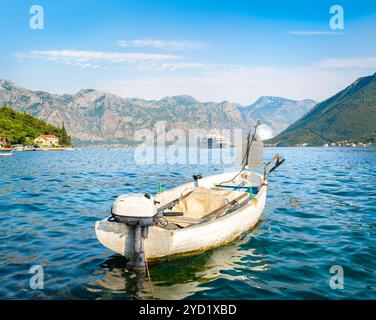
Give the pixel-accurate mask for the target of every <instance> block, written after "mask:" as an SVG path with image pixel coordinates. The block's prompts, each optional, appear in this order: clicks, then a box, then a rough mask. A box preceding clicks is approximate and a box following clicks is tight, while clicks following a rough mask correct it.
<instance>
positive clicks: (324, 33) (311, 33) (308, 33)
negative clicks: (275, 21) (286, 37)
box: [288, 31, 343, 36]
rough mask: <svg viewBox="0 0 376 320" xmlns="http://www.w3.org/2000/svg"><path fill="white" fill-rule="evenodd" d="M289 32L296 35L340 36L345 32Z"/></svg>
mask: <svg viewBox="0 0 376 320" xmlns="http://www.w3.org/2000/svg"><path fill="white" fill-rule="evenodd" d="M288 34H292V35H296V36H339V35H342V34H343V33H342V32H339V31H289V32H288Z"/></svg>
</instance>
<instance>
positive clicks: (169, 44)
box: [117, 39, 207, 50]
mask: <svg viewBox="0 0 376 320" xmlns="http://www.w3.org/2000/svg"><path fill="white" fill-rule="evenodd" d="M117 44H118V46H119V47H123V48H129V47H133V48H144V47H152V48H156V49H165V50H194V49H202V48H206V47H207V45H206V44H204V43H202V42H198V41H180V40H157V39H135V40H119V41H118V42H117Z"/></svg>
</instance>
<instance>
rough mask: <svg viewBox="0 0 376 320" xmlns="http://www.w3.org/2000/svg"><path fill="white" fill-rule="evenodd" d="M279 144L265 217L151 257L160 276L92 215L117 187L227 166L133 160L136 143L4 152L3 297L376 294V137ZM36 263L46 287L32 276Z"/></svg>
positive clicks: (174, 181)
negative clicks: (200, 245) (249, 227)
mask: <svg viewBox="0 0 376 320" xmlns="http://www.w3.org/2000/svg"><path fill="white" fill-rule="evenodd" d="M275 152H279V153H281V154H283V155H284V156H285V158H286V162H285V164H284V165H283V166H282V167H281V168H280V169H278V170H277V171H276V172H275V173H274V174H273V175H272V176H271V177H270V179H269V184H270V189H269V193H268V198H267V204H266V207H265V210H264V213H263V215H262V218H261V221H260V223H259V224H258V225H257V227H256V228H255V229H254V230H253V231H252V232H250V233H248V234H247V235H245V236H244V237H242V238H241V239H240V240H239V241H237V242H235V243H233V244H230V245H227V246H225V247H222V248H218V249H215V250H212V251H209V252H206V253H204V254H201V255H199V256H195V257H189V258H182V259H176V260H172V261H163V262H161V263H158V264H156V265H154V266H152V267H151V269H150V272H151V282H152V285H150V283H149V282H148V281H147V280H146V279H142V278H137V277H136V276H135V275H134V274H132V273H129V272H128V271H127V269H126V268H125V265H126V261H125V260H124V258H122V257H121V256H118V255H114V254H113V253H111V252H110V251H109V250H108V249H106V248H104V247H103V246H102V245H101V244H100V243H99V242H98V241H97V239H96V237H95V233H94V228H93V227H94V222H95V221H96V220H98V219H103V218H105V217H106V216H108V213H109V210H110V206H111V203H112V201H113V200H114V199H115V197H116V196H117V195H120V194H123V193H129V192H151V193H155V192H156V191H157V187H158V183H159V182H162V183H163V185H164V186H165V187H172V186H176V185H179V184H181V183H183V182H186V181H187V180H190V179H191V178H190V177H191V176H192V174H194V173H202V174H204V175H208V174H213V173H219V172H221V171H223V170H224V169H226V168H223V167H216V168H214V167H208V166H194V165H175V166H172V165H158V166H144V165H139V166H137V165H136V164H135V163H134V160H133V150H132V149H111V150H105V149H83V150H78V151H73V152H72V151H70V152H45V153H43V152H30V153H16V154H14V156H13V157H2V158H0V298H1V299H82V298H83V299H132V298H153V297H155V298H161V299H171V298H174V299H183V298H191V299H375V298H376V275H375V261H376V250H375V249H376V244H375V235H376V218H375V213H376V173H375V160H376V148H333V149H331V148H283V149H275V148H267V149H266V150H265V153H266V155H265V158H270V157H271V156H272V155H273V154H274V153H275ZM34 265H41V266H43V270H44V289H43V290H32V289H31V288H30V284H29V281H30V277H31V276H32V274H29V270H30V268H31V267H32V266H34ZM333 265H339V266H342V267H343V270H344V289H343V290H333V289H331V288H330V286H329V280H330V277H331V276H332V275H331V274H330V273H329V269H330V267H331V266H333ZM151 288H153V289H151Z"/></svg>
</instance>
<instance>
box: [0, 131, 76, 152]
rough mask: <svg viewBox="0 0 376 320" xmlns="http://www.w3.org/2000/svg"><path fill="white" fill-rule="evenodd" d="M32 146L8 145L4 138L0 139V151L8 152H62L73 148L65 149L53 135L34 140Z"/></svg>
mask: <svg viewBox="0 0 376 320" xmlns="http://www.w3.org/2000/svg"><path fill="white" fill-rule="evenodd" d="M33 142H34V144H33V145H21V144H16V145H10V143H9V142H8V140H7V139H6V138H5V137H0V150H9V151H63V150H73V149H74V148H73V147H65V146H61V145H60V144H59V138H58V137H57V136H55V135H53V134H45V135H40V136H38V137H37V138H36V139H34V141H33Z"/></svg>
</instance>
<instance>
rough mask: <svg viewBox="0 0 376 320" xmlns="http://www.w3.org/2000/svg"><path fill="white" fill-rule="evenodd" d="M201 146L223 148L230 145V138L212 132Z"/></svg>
mask: <svg viewBox="0 0 376 320" xmlns="http://www.w3.org/2000/svg"><path fill="white" fill-rule="evenodd" d="M201 146H202V147H204V148H208V149H223V148H227V147H229V146H230V140H229V139H228V138H226V137H224V136H221V135H219V134H210V135H207V136H206V137H205V138H204V139H203V140H202V145H201Z"/></svg>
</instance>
